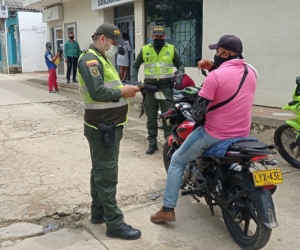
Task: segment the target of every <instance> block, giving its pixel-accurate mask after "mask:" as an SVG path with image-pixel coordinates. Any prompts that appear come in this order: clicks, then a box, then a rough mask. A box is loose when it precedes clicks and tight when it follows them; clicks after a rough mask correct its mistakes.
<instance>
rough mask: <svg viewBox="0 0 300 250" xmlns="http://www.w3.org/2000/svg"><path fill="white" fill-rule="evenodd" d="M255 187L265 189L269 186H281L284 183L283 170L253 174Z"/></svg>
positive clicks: (270, 170)
mask: <svg viewBox="0 0 300 250" xmlns="http://www.w3.org/2000/svg"><path fill="white" fill-rule="evenodd" d="M252 176H253V181H254V185H255V186H256V187H263V186H269V185H275V184H280V183H282V182H283V179H282V173H281V169H279V168H276V169H268V170H259V171H254V172H252Z"/></svg>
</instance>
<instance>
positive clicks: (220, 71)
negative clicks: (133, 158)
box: [150, 35, 257, 223]
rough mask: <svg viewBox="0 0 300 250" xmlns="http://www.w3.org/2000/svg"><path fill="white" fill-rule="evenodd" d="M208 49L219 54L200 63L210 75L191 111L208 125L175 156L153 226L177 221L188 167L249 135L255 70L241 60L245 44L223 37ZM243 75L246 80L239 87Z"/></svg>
mask: <svg viewBox="0 0 300 250" xmlns="http://www.w3.org/2000/svg"><path fill="white" fill-rule="evenodd" d="M209 48H210V49H211V50H216V54H215V58H214V62H211V61H209V60H206V59H203V60H201V61H200V62H199V63H198V68H201V69H207V70H209V71H210V74H209V75H208V76H207V78H206V79H205V81H204V84H203V87H202V88H201V91H200V93H199V96H198V98H197V100H196V101H195V104H194V105H193V108H192V114H193V118H194V120H195V121H196V122H197V123H198V124H203V122H204V119H205V123H204V126H198V127H197V128H196V129H195V130H194V131H193V133H192V134H190V135H189V136H188V138H187V139H186V141H185V142H184V143H183V144H182V146H181V147H180V148H179V149H178V150H177V151H176V152H175V153H174V154H173V156H172V159H171V163H170V166H169V171H168V177H167V183H166V187H165V192H164V205H163V207H162V208H161V209H160V210H159V211H158V212H157V213H156V214H153V215H151V217H150V220H151V221H152V222H154V223H158V222H162V221H175V212H174V208H175V207H176V203H177V199H178V192H179V189H180V185H181V180H182V176H183V172H184V169H185V166H186V164H188V163H189V162H191V161H193V160H194V159H196V158H197V157H198V156H199V155H201V154H202V153H203V152H204V151H205V150H206V149H208V148H210V147H211V146H213V145H214V144H216V143H217V142H219V141H222V140H226V139H230V138H235V137H247V136H248V135H249V133H250V125H251V112H252V103H253V98H254V93H255V88H256V76H257V73H256V70H255V69H254V68H253V67H252V66H251V65H248V64H246V62H245V60H244V58H243V56H242V52H243V45H242V41H241V40H240V39H239V38H238V37H236V36H233V35H224V36H222V37H221V38H220V40H219V41H218V43H216V44H212V45H210V46H209ZM247 72H248V73H247ZM244 73H245V76H246V78H245V81H244V83H243V84H242V85H240V83H241V80H242V78H243V76H244ZM240 86H241V87H240ZM239 87H240V89H239ZM238 89H239V90H238ZM235 93H237V94H236V95H235ZM233 96H234V98H232V99H231V100H230V101H229V102H228V103H227V104H225V105H222V106H220V107H219V108H217V109H214V110H212V111H210V112H207V111H208V110H209V108H210V107H212V106H214V105H216V104H219V103H221V102H224V101H225V100H228V99H229V98H231V97H233Z"/></svg>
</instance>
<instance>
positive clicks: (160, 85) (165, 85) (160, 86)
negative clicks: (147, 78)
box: [145, 80, 172, 89]
mask: <svg viewBox="0 0 300 250" xmlns="http://www.w3.org/2000/svg"><path fill="white" fill-rule="evenodd" d="M145 85H152V86H155V87H157V89H171V88H172V87H171V80H170V81H169V82H165V83H154V82H145Z"/></svg>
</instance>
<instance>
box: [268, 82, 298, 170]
mask: <svg viewBox="0 0 300 250" xmlns="http://www.w3.org/2000/svg"><path fill="white" fill-rule="evenodd" d="M296 84H297V87H296V89H295V91H294V94H293V100H292V101H290V102H289V103H288V104H287V105H285V106H284V107H283V108H282V109H283V110H291V111H293V112H294V113H295V114H296V118H293V119H288V120H286V121H285V122H284V123H283V124H281V125H279V126H278V127H277V128H276V130H275V133H274V142H275V144H276V146H277V147H278V151H279V153H280V155H281V156H282V158H283V159H285V160H286V161H287V162H288V163H289V164H291V166H292V167H294V168H298V169H300V159H299V156H300V152H299V149H300V137H299V131H300V76H298V77H297V78H296Z"/></svg>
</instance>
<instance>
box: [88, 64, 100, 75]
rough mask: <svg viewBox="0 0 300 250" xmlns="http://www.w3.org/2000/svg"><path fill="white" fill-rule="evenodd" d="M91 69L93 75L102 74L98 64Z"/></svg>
mask: <svg viewBox="0 0 300 250" xmlns="http://www.w3.org/2000/svg"><path fill="white" fill-rule="evenodd" d="M89 69H90V72H91V75H92V76H95V77H97V76H99V75H100V72H99V69H98V66H90V67H89Z"/></svg>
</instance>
